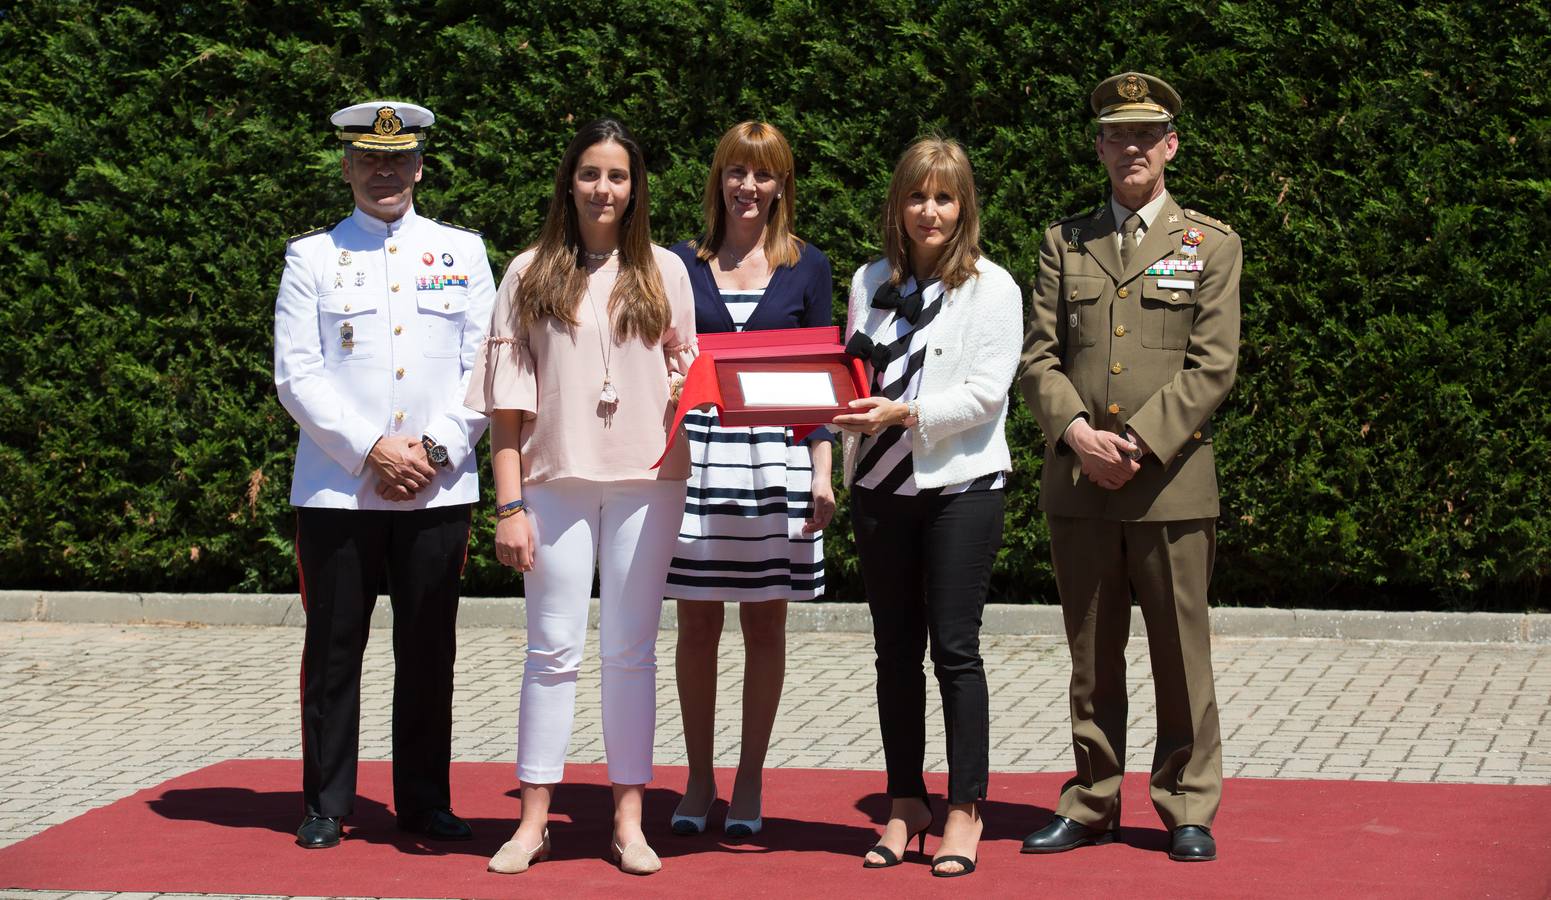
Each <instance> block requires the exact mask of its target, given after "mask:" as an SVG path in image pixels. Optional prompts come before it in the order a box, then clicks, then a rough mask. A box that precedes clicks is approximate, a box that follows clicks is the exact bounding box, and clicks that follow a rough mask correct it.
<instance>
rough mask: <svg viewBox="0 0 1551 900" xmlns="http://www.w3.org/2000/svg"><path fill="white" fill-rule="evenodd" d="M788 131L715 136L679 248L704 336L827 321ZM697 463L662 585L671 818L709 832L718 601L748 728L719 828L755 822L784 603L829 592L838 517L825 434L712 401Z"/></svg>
mask: <svg viewBox="0 0 1551 900" xmlns="http://www.w3.org/2000/svg"><path fill="white" fill-rule="evenodd" d="M793 166H794V161H793V158H792V151H791V147H790V146H789V145H788V144H787V141H786V138H785V137H784V136H783V135H782V134H781V132H780V131H778V130H777V129H776V128H775V127H774V126H772V125H769V124H766V123H762V122H743V123H741V124H739V125H736V126H734V127H733V128H731V129H729V130H728V131H727V133H726V134H724V135H722V138H721V141H720V142H719V143H718V144H717V147H716V154H715V156H714V157H713V159H712V161H711V172H710V177H709V178H708V179H707V181H706V191H705V205H704V208H705V220H706V223H705V234H704V236H703V237H701V238H699V239H698V240H695V241H686V242H684V243H681V244H679V245H677V246H675V247H673V248H672V249H673V252H675V253H677V254H679V256H680V258H682V259H683V260H684V263H685V266H686V268H688V270H689V276H690V284H691V285H692V287H693V288H694V292H695V321H696V323H697V326H696V327H697V329H698V331H699V333H705V332H717V331H721V332H726V331H743V330H746V329H747V330H753V329H763V328H803V327H810V326H822V325H828V324H830V321H831V318H832V312H831V309H830V305H831V303H832V290H833V288H832V286H831V285H832V279H831V275H830V268H829V260H827V259H826V258H825V257H824V254H822V253H820V252H819V251H818V250H817V249H815V248H814V247H812V246H811V245H809V244H807V243H806V242H804V241H802V240H799V239H798V238H797V237H796V236H795V235H794V234H793V233H792V211H793V207H794V205H795V204H794V201H795V197H794V194H795V188H796V179H795V177H794V175H793ZM684 430H685V435H686V436H687V437H688V438H689V444H690V456H691V466H692V468H691V472H690V477H689V492H688V495H687V497H686V500H685V505H684V521H683V525H682V527H681V528H680V531H679V543H678V549H677V555H676V557H675V558H674V560H673V563H672V565H671V566H670V568H669V570H668V588H667V593H668V596H669V597H672V598H674V599H676V600H677V601H678V623H679V642H678V655H677V660H676V661H677V666H678V687H679V705H680V707H681V708H682V710H683V716H684V743H685V745H686V751H687V755H688V757H689V782H688V784H687V785H686V787H685V790H684V797H683V799H682V801H681V802H680V803H679V806H678V809H677V810H675V811H674V813H673V819H672V829H673V831H674V832H675V833H677V834H698V833H700V832H701V831H704V830H705V827H706V816H707V814H708V813H709V812H710V810H711V807H712V805H713V804H714V803H715V802H716V793H717V789H716V778H715V774H714V772H713V770H712V767H711V759H712V755H713V747H712V736H713V734H714V732H715V717H716V673H717V646H718V643H719V640H720V638H721V634H722V619H723V608H724V606H723V605H724V604H726V603H737V604H738V620H739V624H740V625H741V626H742V630H743V642H744V678H743V740H742V744H741V750H740V753H739V758H738V774H737V777H736V779H735V780H734V782H733V790H732V799H731V803H730V804H729V806H728V809H727V817H726V820H725V822H724V825H723V829H724V831H725V832H726V834H727V835H728V836H729V837H750V836H752V835H754V834H756V833H758V832H759V830H760V827H761V825H762V824H763V819H762V817H761V815H760V812H761V809H760V800H761V790H762V785H763V774H764V765H765V751H766V750H767V749H768V748H769V746H770V730H771V728H772V726H773V725H774V723H775V715H776V709H777V707H778V706H779V705H780V701H781V686H782V682H783V680H784V677H785V672H786V604H787V602H788V601H790V600H811V599H813V598H815V597H818V596H819V595H821V594H823V592H824V544H823V540H822V535H821V531H820V530H821V529H822V528H823V527H824V526H825V525H827V524H829V519H830V516H831V515H833V514H834V509H835V498H834V490H833V488H832V487H831V484H830V453H831V446H830V441H829V433H828V432H827V431H826V430H824V429H820V431H819V433H818V434H817V435H816V436H814V437H810V438H809V439H808V440H807V441H806V442H805V443H798V442H794V441H793V440H792V434H791V431H790V430H789V429H786V428H780V427H755V428H736V427H723V426H722V425H719V424H718V423H717V419H716V412H715V410H711V411H709V412H704V413H702V412H693V411H692V412H690V413H689V414H687V415H686V416H685V418H684Z"/></svg>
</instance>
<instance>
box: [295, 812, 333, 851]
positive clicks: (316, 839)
mask: <svg viewBox="0 0 1551 900" xmlns="http://www.w3.org/2000/svg"><path fill="white" fill-rule="evenodd" d="M343 833H344V829H343V828H342V827H341V826H340V824H339V817H338V816H308V817H307V818H305V819H303V820H302V826H301V827H300V828H298V829H296V846H298V847H302V848H305V849H307V850H323V849H326V848H328V847H337V846H339V838H340V836H341V835H342V834H343Z"/></svg>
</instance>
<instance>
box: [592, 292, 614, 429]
mask: <svg viewBox="0 0 1551 900" xmlns="http://www.w3.org/2000/svg"><path fill="white" fill-rule="evenodd" d="M587 305H588V306H590V307H592V320H593V322H594V323H596V324H597V326H598V350H599V351H600V352H601V353H602V354H603V390H601V391H599V392H598V400H599V402H601V403H602V404H603V405H605V406H613V405H614V404H616V403H618V402H619V392H618V391H616V390H614V383H613V381H611V380H610V379H609V371H610V369H609V363H610V362H611V361H612V359H613V357H614V347H613V343H614V342H613V341H612V340H610V338H611V337H612V335H610V334H609V333H608V332H607V331H606V330H605V329H604V327H603V317H602V316H600V315H598V298H597V297H594V296H593V293H592V279H590V278H589V279H588V280H587Z"/></svg>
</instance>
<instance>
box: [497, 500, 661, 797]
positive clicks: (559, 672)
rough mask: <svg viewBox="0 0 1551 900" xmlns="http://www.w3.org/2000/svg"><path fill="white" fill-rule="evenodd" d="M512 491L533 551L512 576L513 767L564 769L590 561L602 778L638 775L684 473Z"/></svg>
mask: <svg viewBox="0 0 1551 900" xmlns="http://www.w3.org/2000/svg"><path fill="white" fill-rule="evenodd" d="M523 499H524V500H525V501H526V503H527V508H528V513H527V515H529V516H530V517H531V521H532V524H533V530H534V542H535V550H534V558H533V570H532V571H530V572H528V573H526V574H525V575H524V577H523V581H524V593H525V594H526V595H527V597H526V599H527V606H528V654H527V661H526V663H525V665H524V666H523V672H522V705H521V707H520V709H519V711H518V714H517V777H518V779H519V780H521V781H522V782H523V783H524V784H555V783H557V782H559V781H560V780H561V779H562V777H563V776H564V774H565V756H566V748H567V747H568V746H569V745H570V743H571V722H572V719H573V717H574V716H575V712H576V673H577V670H578V669H580V668H581V662H582V648H583V646H584V644H585V642H586V639H587V607H588V601H589V599H590V598H591V597H592V577H593V564H594V561H596V563H597V568H598V580H599V591H598V594H599V600H600V609H599V619H598V644H599V655H600V656H601V657H602V663H603V666H602V668H603V749H604V754H605V755H606V756H607V758H608V766H609V780H610V781H612V782H614V783H615V784H645V783H647V782H649V781H651V779H652V741H653V738H654V736H655V732H656V725H657V625H658V621H659V619H660V618H661V616H662V598H663V591H664V588H665V586H666V581H667V575H668V563H669V561H671V560H672V559H673V550H674V545H675V543H676V541H677V539H678V533H679V521H680V519H682V518H683V516H684V482H682V481H586V480H583V479H579V478H565V479H559V480H556V481H547V482H543V483H540V484H532V485H526V486H525V487H524V489H523Z"/></svg>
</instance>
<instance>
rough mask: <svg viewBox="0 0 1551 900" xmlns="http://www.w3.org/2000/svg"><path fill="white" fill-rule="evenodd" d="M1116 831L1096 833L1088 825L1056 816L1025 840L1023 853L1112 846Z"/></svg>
mask: <svg viewBox="0 0 1551 900" xmlns="http://www.w3.org/2000/svg"><path fill="white" fill-rule="evenodd" d="M1114 842H1115V830H1114V829H1109V830H1107V831H1094V830H1093V829H1091V828H1089V827H1087V826H1086V825H1079V824H1078V823H1076V822H1074V821H1072V820H1071V819H1068V818H1067V817H1066V816H1056V817H1055V818H1053V819H1051V820H1050V824H1048V825H1046V826H1045V827H1044V828H1041V829H1040V830H1038V831H1036V832H1034V833H1033V834H1031V835H1029V836H1028V837H1026V838H1024V839H1023V850H1022V851H1021V852H1023V853H1061V852H1063V851H1066V850H1075V849H1077V848H1078V847H1086V846H1088V845H1090V844H1091V845H1093V846H1095V847H1096V846H1098V845H1100V844H1112V843H1114Z"/></svg>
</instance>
